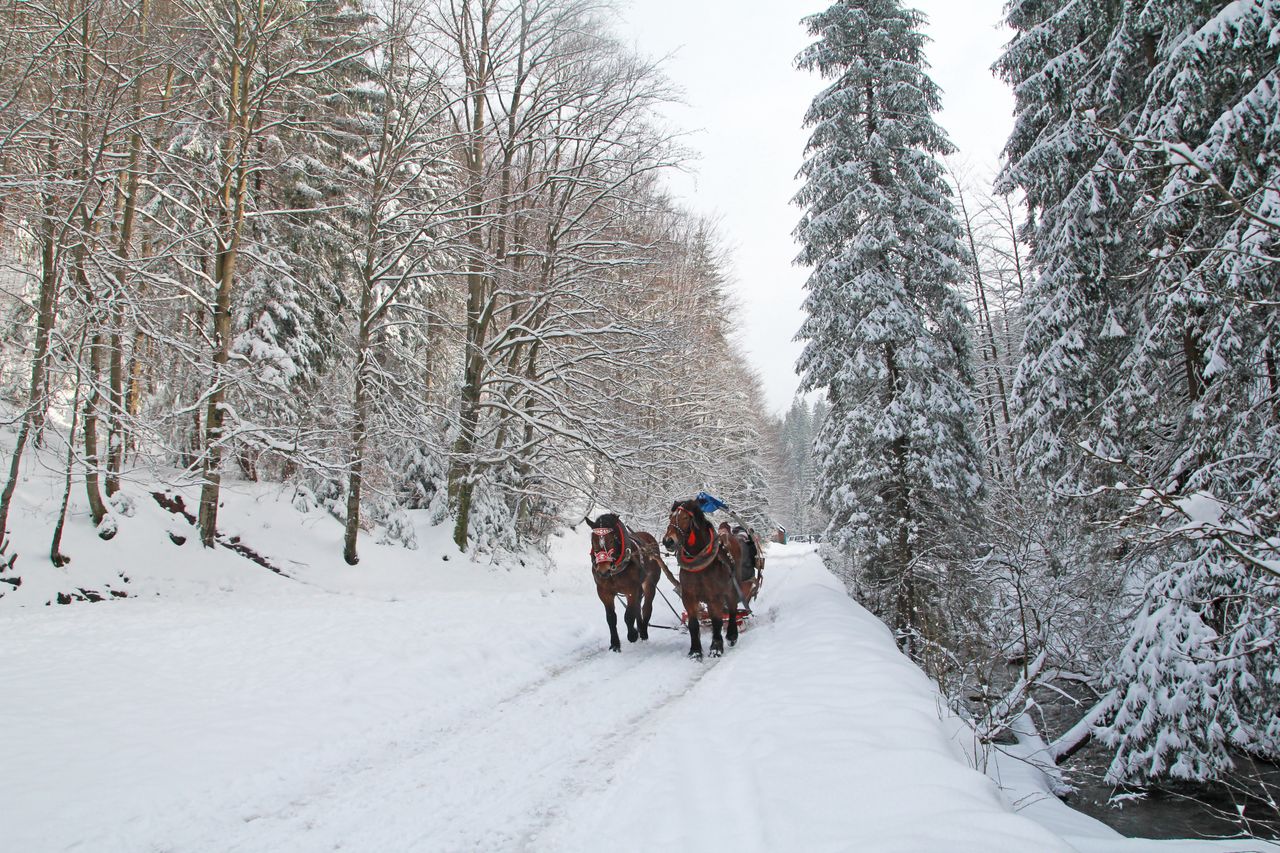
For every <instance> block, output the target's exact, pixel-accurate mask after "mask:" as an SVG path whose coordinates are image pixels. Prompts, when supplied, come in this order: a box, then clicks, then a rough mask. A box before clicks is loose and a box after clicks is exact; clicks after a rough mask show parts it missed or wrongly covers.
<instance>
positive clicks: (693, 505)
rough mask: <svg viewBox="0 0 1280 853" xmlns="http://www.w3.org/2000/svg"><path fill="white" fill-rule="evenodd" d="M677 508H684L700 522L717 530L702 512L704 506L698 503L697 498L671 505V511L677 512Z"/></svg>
mask: <svg viewBox="0 0 1280 853" xmlns="http://www.w3.org/2000/svg"><path fill="white" fill-rule="evenodd" d="M676 507H683V508H684V509H685V510H686V511H687V512H688V513H689V514H690V515H692V516H693V517H694V518H695V519H697V520H698V521H699V522H701V523H702V524H705V525H709V526H710V527H711V529H712V530H713V531H714V530H715V525H713V524H711V522H710V521H708V520H707V515H706V513H704V512H703V511H702V505H701V504H699V503H698V501H697V499H696V498H689V500H687V501H676V502H675V503H673V504H672V505H671V511H672V512H675V511H676Z"/></svg>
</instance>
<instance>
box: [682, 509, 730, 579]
mask: <svg viewBox="0 0 1280 853" xmlns="http://www.w3.org/2000/svg"><path fill="white" fill-rule="evenodd" d="M676 512H683V513H686V514H687V515H688V516H689V538H688V539H687V540H685V544H684V547H683V548H681V549H680V550H679V552H677V553H676V562H678V563H679V564H680V570H681V571H682V572H693V573H695V574H696V573H697V572H701V571H703V570H704V569H706V567H707V566H709V565H711V564H712V563H714V562H715V560H716V555H717V553H718V549H717V548H716V546H717V545H718V544H719V542H720V537H719V536H717V535H716V530H715V528H714V527H709V528H707V532H708V533H709V534H710V536H709V537H708V541H707V547H705V548H703V549H702V551H700V552H699V553H697V554H691V553H690V549H692V548H695V547H697V542H698V537H697V534H696V533H695V532H694V529H693V525H694V516H693V513H691V512H689V510H687V509H685V508H684V507H680V508H679V509H677V510H676Z"/></svg>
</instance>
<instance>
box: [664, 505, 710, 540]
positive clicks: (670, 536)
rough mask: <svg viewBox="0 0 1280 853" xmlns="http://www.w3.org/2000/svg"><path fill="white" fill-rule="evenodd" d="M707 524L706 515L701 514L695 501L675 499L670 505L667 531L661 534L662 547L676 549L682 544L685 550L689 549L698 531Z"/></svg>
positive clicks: (700, 509) (700, 508)
mask: <svg viewBox="0 0 1280 853" xmlns="http://www.w3.org/2000/svg"><path fill="white" fill-rule="evenodd" d="M707 525H708V522H707V517H706V516H705V515H703V514H702V507H700V506H698V502H697V501H694V500H688V501H676V502H675V503H673V504H672V505H671V515H670V517H669V518H668V519H667V532H666V533H664V534H663V535H662V547H664V548H666V549H667V550H668V551H676V550H678V549H679V548H680V547H681V546H683V547H684V548H685V550H686V551H691V550H692V549H693V547H694V543H695V541H696V540H697V538H698V532H699V531H700V530H702V529H703V528H704V527H706V526H707Z"/></svg>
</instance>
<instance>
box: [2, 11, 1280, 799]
mask: <svg viewBox="0 0 1280 853" xmlns="http://www.w3.org/2000/svg"><path fill="white" fill-rule="evenodd" d="M0 10H3V11H2V13H0V21H2V22H3V25H4V26H3V30H2V31H0V264H2V265H3V266H2V267H0V324H3V333H2V334H0V398H2V399H3V409H2V410H0V417H2V418H3V422H4V423H5V425H6V426H7V427H8V428H9V429H10V430H11V432H12V435H13V439H12V450H11V452H10V453H9V454H8V459H7V465H5V466H4V468H3V469H0V479H2V480H3V482H4V487H3V491H2V492H0V532H3V531H6V530H7V529H8V525H9V514H10V509H11V504H12V501H13V500H14V495H15V491H16V489H17V488H18V485H19V483H20V482H21V480H22V471H23V466H24V465H26V466H30V465H33V464H35V462H33V460H34V459H35V458H36V457H37V455H38V458H39V459H41V460H46V462H45V463H44V464H47V460H49V459H56V460H58V465H59V466H60V467H59V470H58V474H59V477H60V478H61V482H62V484H63V499H62V508H63V509H62V513H61V515H60V516H59V517H57V518H54V519H51V520H50V525H49V530H48V537H49V541H50V547H49V552H48V559H49V560H51V561H52V562H53V564H54V565H61V561H64V560H65V559H66V557H67V555H65V554H63V553H62V551H61V549H60V538H61V535H62V531H63V527H64V525H65V523H66V516H67V508H68V505H69V503H70V498H71V495H72V492H73V490H74V491H75V493H76V495H77V496H83V500H84V501H85V502H86V504H87V506H88V508H89V512H90V514H91V516H92V523H93V525H94V529H95V530H96V532H97V534H98V536H99V537H101V538H102V539H103V540H109V539H111V538H112V537H113V536H114V535H115V534H116V532H117V530H118V529H119V526H120V525H121V524H124V523H127V518H128V517H129V516H130V515H131V514H132V511H133V509H132V506H131V503H132V500H133V498H131V497H130V496H129V494H128V493H127V490H124V489H123V488H122V485H125V484H128V482H129V481H130V478H131V477H137V476H140V475H139V474H138V472H140V471H145V472H147V473H146V474H145V475H144V478H145V477H152V476H157V475H156V474H155V472H156V471H164V472H165V473H164V474H163V476H164V477H167V478H169V479H170V481H171V482H173V483H175V484H182V485H185V486H192V487H198V490H199V500H198V506H197V507H193V508H192V511H193V512H194V513H196V518H197V524H198V531H199V538H200V540H201V542H202V544H204V545H205V546H208V547H213V546H215V545H216V544H218V542H219V541H220V540H219V535H220V533H219V519H218V513H219V505H220V495H221V490H222V489H223V486H224V484H225V482H226V481H228V480H236V481H259V480H261V481H269V482H279V483H288V484H291V485H292V486H293V489H294V495H295V497H294V501H295V503H297V504H299V505H302V506H305V507H307V508H308V509H310V508H316V509H320V510H322V511H324V512H327V513H329V514H331V515H332V516H334V517H335V518H336V519H337V520H338V521H339V522H341V524H342V525H343V526H344V530H345V536H344V540H343V554H342V556H343V558H344V559H345V561H346V563H347V564H350V565H351V566H356V565H357V564H358V563H359V562H360V548H361V543H362V541H364V540H365V539H366V538H367V537H370V536H372V535H377V536H378V537H379V541H390V542H398V543H400V544H403V545H404V546H405V547H409V548H413V547H416V545H417V543H416V542H415V541H414V532H413V531H414V528H413V526H412V524H410V523H409V522H408V520H407V515H406V513H408V512H410V511H414V510H425V511H427V512H429V513H430V516H431V518H432V519H433V521H435V522H437V523H442V524H447V525H449V526H450V527H451V529H452V531H453V540H454V542H455V543H457V545H458V546H459V547H460V548H463V549H464V550H468V551H469V552H470V553H472V554H473V555H493V554H498V553H502V552H514V551H517V550H519V549H520V548H523V547H526V546H534V547H540V546H543V545H545V543H546V542H547V540H548V538H549V537H550V536H552V534H553V533H554V532H555V531H557V530H560V529H562V528H563V527H565V526H566V525H569V524H574V523H576V522H577V521H578V520H579V517H580V516H581V515H582V513H583V512H587V511H592V508H603V509H608V510H609V511H612V512H618V513H620V514H625V515H627V516H628V517H629V518H632V517H633V518H637V519H639V520H640V521H641V522H643V523H647V524H650V525H653V524H656V523H657V521H658V520H659V519H661V518H665V515H666V511H667V506H668V504H669V502H670V500H671V498H672V497H673V496H680V495H688V494H692V493H694V492H696V491H698V490H700V489H704V488H709V489H712V490H714V491H715V493H716V494H717V495H718V496H719V497H721V498H723V499H724V500H726V501H727V502H728V503H729V504H730V505H731V506H734V507H737V508H740V509H741V510H742V511H743V512H744V514H745V515H746V516H747V517H748V518H749V519H750V521H751V523H752V524H753V525H755V526H757V527H758V528H759V529H761V530H768V531H770V532H772V531H773V530H774V529H775V528H777V527H784V528H786V529H788V530H789V531H791V532H792V533H802V534H820V535H821V537H822V539H823V555H824V558H825V559H826V561H827V564H828V565H829V566H830V567H832V568H833V569H834V570H835V571H836V572H837V573H838V574H839V576H840V577H841V578H842V579H843V580H844V582H845V584H846V585H847V587H848V588H849V590H850V593H851V594H852V595H853V596H854V597H855V598H856V599H857V600H858V601H859V602H861V603H862V604H863V605H864V606H866V607H867V608H868V609H870V610H871V611H872V612H873V613H875V614H876V615H878V616H879V617H881V618H882V619H883V620H884V621H885V623H886V624H888V625H889V626H890V627H891V628H892V630H893V631H894V634H895V637H896V639H897V641H898V645H899V648H900V649H901V650H902V651H903V652H905V653H906V654H908V655H910V656H911V657H912V658H913V659H914V660H915V661H916V662H918V663H919V664H920V665H921V666H922V667H923V668H924V669H925V671H926V672H927V673H928V674H929V675H930V676H931V677H932V678H934V679H935V680H936V682H937V684H938V686H939V687H940V688H941V690H942V692H943V695H944V696H945V698H946V699H947V701H948V702H949V703H950V704H951V706H952V707H953V709H954V710H956V711H957V712H959V713H960V714H962V715H963V716H965V717H967V718H968V719H969V720H970V721H971V722H972V724H973V726H974V728H975V730H976V732H977V733H978V735H979V736H980V737H981V738H983V739H985V740H988V741H991V742H995V741H999V740H1000V739H1002V738H1003V739H1008V738H1014V739H1017V740H1019V741H1028V742H1037V741H1038V742H1040V743H1041V744H1042V747H1043V753H1044V755H1045V756H1047V758H1048V760H1049V761H1050V763H1051V764H1054V765H1056V764H1062V763H1065V762H1068V761H1069V760H1070V758H1071V757H1072V755H1073V754H1075V753H1076V751H1077V750H1079V749H1080V748H1082V747H1083V746H1084V745H1085V744H1086V743H1087V742H1090V741H1092V742H1093V743H1094V745H1095V746H1096V745H1097V744H1102V745H1103V746H1104V747H1105V748H1106V750H1107V753H1108V756H1109V760H1110V765H1109V768H1108V770H1107V778H1108V780H1109V781H1111V782H1114V783H1117V784H1121V783H1123V784H1132V785H1144V784H1161V783H1173V782H1206V781H1210V780H1218V781H1222V782H1227V783H1230V784H1233V785H1235V784H1243V783H1242V782H1241V781H1240V774H1241V773H1242V772H1244V770H1243V768H1244V767H1245V765H1244V764H1243V763H1242V761H1241V759H1242V758H1243V757H1252V758H1257V759H1262V760H1265V761H1275V760H1276V759H1277V758H1280V710H1278V709H1280V649H1278V648H1277V641H1278V640H1280V610H1278V605H1280V585H1278V580H1280V515H1278V511H1277V507H1278V506H1280V375H1278V374H1277V352H1276V350H1277V347H1280V311H1278V310H1277V307H1278V305H1280V255H1278V253H1280V144H1278V143H1280V139H1278V138H1277V135H1278V134H1280V74H1278V72H1277V67H1278V65H1280V0H1236V2H1231V3H1203V2H1196V0H1010V2H1008V3H1007V4H1006V12H1005V21H1004V24H1005V25H1006V26H1007V27H1008V28H1009V30H1010V31H1011V33H1012V38H1011V40H1010V41H1009V43H1008V44H1007V46H1006V48H1005V50H1004V52H1003V54H1002V55H1001V56H999V57H998V58H997V59H996V61H995V65H994V67H993V73H995V74H997V75H998V76H999V78H1000V79H1001V80H1003V81H1004V82H1005V83H1007V84H1008V85H1009V86H1010V87H1011V89H1012V90H1013V92H1014V95H1015V99H1016V112H1015V125H1014V130H1013V133H1012V135H1011V136H1010V138H1009V139H1008V140H1007V143H1006V145H1005V148H1004V160H1003V164H1002V168H1001V170H1000V172H999V174H998V175H997V176H996V177H995V179H994V181H987V180H985V179H983V178H982V177H981V176H976V175H973V174H970V173H968V172H967V171H966V170H965V169H964V168H963V167H961V166H959V165H957V163H956V161H955V160H954V159H949V158H951V155H952V154H953V153H954V152H953V148H952V146H951V143H950V142H949V141H948V138H947V135H946V132H945V130H944V129H943V128H942V127H940V126H939V125H938V124H937V122H936V121H935V120H934V114H935V113H937V112H938V110H939V108H940V100H939V98H940V95H939V90H938V87H937V85H936V84H935V82H934V81H933V80H932V79H931V78H930V77H929V73H928V66H927V62H926V61H925V53H924V51H925V44H926V40H925V37H924V35H923V24H924V19H923V17H922V16H921V15H920V13H918V12H915V11H912V10H911V9H909V8H905V7H904V5H903V4H902V3H900V2H899V0H838V2H835V3H834V4H833V5H831V7H830V8H829V9H827V10H826V11H823V12H819V13H817V14H814V15H811V16H809V17H807V18H805V19H804V26H806V27H807V28H808V32H809V34H810V35H811V37H812V39H813V42H812V44H811V46H810V47H809V48H807V49H806V50H805V51H804V52H803V53H801V55H800V56H799V57H797V60H796V62H797V65H798V67H799V68H801V69H803V70H806V71H809V72H812V73H813V75H814V77H813V80H814V91H815V97H814V99H813V102H812V104H811V106H810V108H809V111H808V114H807V116H806V126H807V128H808V129H809V132H810V134H811V136H810V140H809V144H808V146H807V148H806V150H805V151H804V152H797V157H796V162H797V167H798V169H799V173H800V180H801V188H800V190H799V193H798V195H797V197H796V200H795V201H796V205H797V219H798V222H799V224H798V226H797V228H796V231H795V237H796V240H797V244H798V261H797V262H798V263H799V264H801V265H802V266H804V267H806V268H808V269H810V270H811V273H810V277H809V279H808V283H807V285H806V294H805V305H804V307H805V312H806V315H807V319H806V320H805V322H804V325H803V326H802V327H801V328H800V329H799V330H798V337H799V339H801V340H802V341H803V342H804V344H805V349H804V351H803V354H802V356H801V358H800V362H799V364H798V365H797V371H798V373H799V375H800V379H801V390H802V394H801V395H799V396H797V398H796V400H795V402H794V403H793V405H792V406H791V408H790V410H789V411H787V412H786V413H784V414H775V413H771V412H769V411H768V406H767V405H766V403H765V398H764V392H763V390H762V388H761V384H760V380H759V379H758V378H757V377H756V376H755V374H754V373H753V371H752V368H751V366H750V364H749V362H748V360H747V358H746V356H745V355H744V352H743V345H742V341H741V340H740V337H739V333H738V332H737V324H736V323H735V311H736V309H737V305H736V304H735V297H734V292H733V282H732V279H731V275H730V272H729V271H730V268H731V262H730V258H729V256H728V253H727V249H726V242H727V241H726V237H725V235H722V234H720V233H718V231H717V228H716V225H715V223H714V222H713V221H709V220H707V219H705V218H703V217H700V216H698V215H696V214H694V213H692V212H690V211H688V210H686V209H684V208H683V207H682V206H681V204H680V203H679V202H678V201H676V200H675V199H673V198H672V197H671V196H670V195H669V194H668V193H667V191H666V189H665V185H664V182H663V175H664V173H666V172H668V171H670V170H673V169H680V168H685V167H687V166H688V164H689V158H690V152H689V151H688V150H687V149H686V147H685V145H684V143H683V141H682V135H681V133H680V132H679V130H678V129H675V128H671V127H669V126H668V124H667V122H666V121H665V120H664V118H663V114H662V112H661V107H662V105H663V104H665V103H667V102H669V101H671V100H672V99H674V98H676V97H677V93H676V92H675V91H674V89H673V87H672V85H671V83H670V82H669V81H668V80H667V79H666V78H665V77H664V74H663V69H662V65H661V63H660V62H656V61H654V60H651V59H649V58H646V57H644V56H642V55H639V54H638V53H637V52H636V51H635V50H634V49H633V48H631V47H630V46H628V45H627V44H625V43H624V42H623V41H621V40H620V39H619V37H618V36H617V34H616V32H615V31H614V28H613V23H612V17H611V13H610V10H609V8H608V7H607V6H606V5H602V4H599V3H596V2H594V0H385V2H381V3H376V4H375V3H373V2H362V0H256V2H249V0H51V1H50V2H47V3H42V4H34V3H30V2H25V0H2V2H0ZM992 23H993V24H994V23H996V22H992ZM2 539H3V537H2V536H0V554H3V553H4V551H3V548H4V544H5V543H3V541H2ZM12 556H13V554H12V553H9V554H4V559H5V560H9V561H10V562H8V563H7V566H8V568H10V569H12V567H13V563H12V561H11V558H12ZM21 557H22V560H23V563H24V564H26V565H30V564H35V563H37V562H38V561H41V560H44V559H45V555H43V554H35V553H32V554H27V553H23V554H21ZM357 570H358V569H357ZM1050 696H1055V697H1059V698H1060V699H1063V698H1065V701H1066V702H1067V703H1068V704H1069V707H1070V708H1071V710H1072V720H1071V722H1070V724H1069V725H1067V726H1050V725H1049V724H1048V723H1047V721H1046V720H1045V718H1044V715H1043V709H1042V707H1041V706H1042V704H1043V703H1044V702H1045V700H1046V697H1050Z"/></svg>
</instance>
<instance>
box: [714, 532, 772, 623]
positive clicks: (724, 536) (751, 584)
mask: <svg viewBox="0 0 1280 853" xmlns="http://www.w3.org/2000/svg"><path fill="white" fill-rule="evenodd" d="M719 531H720V542H721V545H722V546H723V547H724V550H725V553H726V554H727V555H728V557H729V565H730V566H732V568H733V577H734V580H735V581H736V582H737V588H736V589H735V590H734V592H735V594H737V595H738V596H739V597H740V599H741V601H742V606H743V607H744V608H745V610H744V612H750V610H751V601H752V599H754V598H755V597H756V593H757V592H758V591H759V589H760V581H761V580H762V578H761V577H760V574H761V573H760V572H758V571H757V568H758V566H759V565H760V561H759V560H758V557H759V554H758V553H757V551H756V543H755V541H754V540H753V539H752V538H751V534H750V533H748V532H747V531H746V530H743V529H742V528H741V527H738V528H736V529H732V528H730V527H729V522H727V521H722V522H720V528H719Z"/></svg>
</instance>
